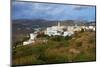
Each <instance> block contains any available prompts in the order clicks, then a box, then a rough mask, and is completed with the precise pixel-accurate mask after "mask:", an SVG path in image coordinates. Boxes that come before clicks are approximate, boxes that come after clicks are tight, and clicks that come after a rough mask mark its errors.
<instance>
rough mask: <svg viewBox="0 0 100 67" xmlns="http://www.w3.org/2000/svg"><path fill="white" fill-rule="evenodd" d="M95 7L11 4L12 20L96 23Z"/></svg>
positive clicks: (34, 3) (18, 2)
mask: <svg viewBox="0 0 100 67" xmlns="http://www.w3.org/2000/svg"><path fill="white" fill-rule="evenodd" d="M95 12H96V7H95V6H87V5H72V4H71V5H70V4H55V3H41V2H40V3H39V2H38V3H37V2H20V1H13V2H12V16H11V17H12V19H13V20H18V19H29V20H34V19H43V20H51V21H63V20H79V21H96V14H95Z"/></svg>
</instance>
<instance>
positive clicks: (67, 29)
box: [23, 22, 95, 45]
mask: <svg viewBox="0 0 100 67" xmlns="http://www.w3.org/2000/svg"><path fill="white" fill-rule="evenodd" d="M82 30H83V31H95V26H93V25H89V26H85V25H82V26H78V25H77V24H75V25H74V26H64V25H61V23H60V22H58V24H57V25H56V26H51V27H47V28H46V29H45V30H42V31H40V28H39V29H38V28H37V29H36V30H35V31H34V32H33V33H30V36H29V37H30V38H29V40H27V41H24V42H23V45H29V44H32V43H35V41H36V39H37V35H38V34H39V33H44V35H48V36H63V37H66V36H71V35H73V34H74V33H75V32H77V31H82ZM43 41H44V42H45V41H47V40H46V39H45V40H43Z"/></svg>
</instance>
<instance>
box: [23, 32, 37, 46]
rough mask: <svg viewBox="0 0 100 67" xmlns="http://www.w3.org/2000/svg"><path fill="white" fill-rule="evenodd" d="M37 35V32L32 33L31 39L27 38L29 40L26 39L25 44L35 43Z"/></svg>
mask: <svg viewBox="0 0 100 67" xmlns="http://www.w3.org/2000/svg"><path fill="white" fill-rule="evenodd" d="M36 36H37V34H36V33H30V39H29V40H27V41H24V42H23V45H28V44H31V43H34V42H35V41H34V40H35V38H36Z"/></svg>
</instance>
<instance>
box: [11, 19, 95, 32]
mask: <svg viewBox="0 0 100 67" xmlns="http://www.w3.org/2000/svg"><path fill="white" fill-rule="evenodd" d="M58 22H61V25H66V26H68V25H75V24H77V25H95V22H86V21H79V20H64V21H51V20H44V19H34V20H29V19H19V20H12V32H13V33H17V34H18V33H29V32H33V31H34V30H33V29H34V28H46V27H50V26H54V25H57V23H58Z"/></svg>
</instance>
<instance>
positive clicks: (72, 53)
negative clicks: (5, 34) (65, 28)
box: [13, 32, 96, 65]
mask: <svg viewBox="0 0 100 67" xmlns="http://www.w3.org/2000/svg"><path fill="white" fill-rule="evenodd" d="M95 37H96V36H95V32H77V33H76V34H74V35H73V36H71V37H65V38H64V37H61V36H55V37H50V38H49V39H48V42H47V43H41V42H37V43H35V44H31V45H26V46H21V47H17V48H15V49H13V65H26V64H45V63H65V62H83V61H95V60H96V43H95V42H96V39H95Z"/></svg>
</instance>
